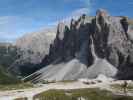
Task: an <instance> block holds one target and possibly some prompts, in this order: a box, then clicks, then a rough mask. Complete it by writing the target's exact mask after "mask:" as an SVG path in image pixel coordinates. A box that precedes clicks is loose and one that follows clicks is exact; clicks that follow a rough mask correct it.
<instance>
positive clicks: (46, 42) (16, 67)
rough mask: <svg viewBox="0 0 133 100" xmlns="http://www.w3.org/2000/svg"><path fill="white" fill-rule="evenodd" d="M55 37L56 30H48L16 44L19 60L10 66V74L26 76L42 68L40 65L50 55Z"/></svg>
mask: <svg viewBox="0 0 133 100" xmlns="http://www.w3.org/2000/svg"><path fill="white" fill-rule="evenodd" d="M55 36H56V29H55V28H48V29H44V30H42V31H39V32H34V33H29V34H28V35H24V36H23V37H21V38H19V39H18V40H17V41H16V43H15V46H16V48H17V49H18V50H17V54H18V55H19V58H18V59H17V60H16V61H15V62H14V63H13V64H12V65H11V66H10V72H12V73H13V74H15V75H20V76H23V75H24V76H25V75H29V74H31V73H33V72H34V71H36V70H37V69H39V68H41V65H40V63H41V61H42V59H43V58H44V57H45V56H46V55H48V54H49V52H50V51H49V48H50V44H51V43H53V41H54V39H55Z"/></svg>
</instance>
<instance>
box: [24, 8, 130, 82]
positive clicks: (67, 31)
mask: <svg viewBox="0 0 133 100" xmlns="http://www.w3.org/2000/svg"><path fill="white" fill-rule="evenodd" d="M128 31H129V29H128V19H127V18H125V17H112V16H110V15H109V14H108V13H107V11H105V10H103V9H100V10H98V11H97V13H96V16H95V17H92V18H90V17H88V16H86V15H83V16H81V17H80V18H79V19H78V20H74V19H72V20H71V25H70V27H68V26H67V25H65V24H64V23H59V25H58V28H57V35H56V38H55V40H54V42H53V43H52V44H51V46H50V52H49V54H48V55H47V56H46V57H45V58H44V60H43V62H42V63H44V64H45V66H44V68H42V69H40V70H38V71H37V72H35V73H33V74H32V75H30V76H28V77H26V78H25V80H32V81H33V82H38V81H42V80H68V79H78V78H95V77H97V76H98V75H99V74H104V75H106V76H108V77H114V78H118V79H132V78H133V74H132V72H133V67H132V66H133V64H132V63H133V43H132V40H131V38H130V36H129V34H128Z"/></svg>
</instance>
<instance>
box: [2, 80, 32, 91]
mask: <svg viewBox="0 0 133 100" xmlns="http://www.w3.org/2000/svg"><path fill="white" fill-rule="evenodd" d="M27 88H33V84H31V83H29V82H28V83H17V84H9V85H7V84H6V85H0V91H3V90H17V89H27Z"/></svg>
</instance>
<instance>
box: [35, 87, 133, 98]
mask: <svg viewBox="0 0 133 100" xmlns="http://www.w3.org/2000/svg"><path fill="white" fill-rule="evenodd" d="M33 100H133V97H127V96H119V95H114V94H112V93H111V92H109V91H106V90H100V89H97V88H95V89H77V90H49V91H46V92H43V93H40V94H38V95H36V96H34V98H33Z"/></svg>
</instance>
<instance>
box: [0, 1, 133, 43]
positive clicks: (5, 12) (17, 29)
mask: <svg viewBox="0 0 133 100" xmlns="http://www.w3.org/2000/svg"><path fill="white" fill-rule="evenodd" d="M98 8H104V9H107V10H108V11H109V12H110V14H111V15H114V16H117V15H126V16H129V17H130V18H132V17H133V13H132V12H133V0H0V41H3V42H8V41H11V42H12V41H15V40H16V38H18V37H21V36H22V35H24V34H26V33H29V32H34V31H38V30H41V29H43V28H46V27H50V26H53V25H55V24H57V22H59V21H62V20H63V19H64V20H69V19H70V18H71V17H75V16H80V15H81V14H83V13H86V14H88V15H95V12H96V10H97V9H98Z"/></svg>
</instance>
